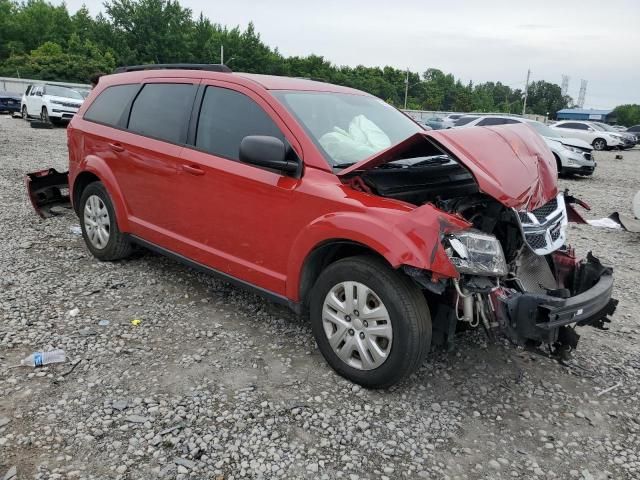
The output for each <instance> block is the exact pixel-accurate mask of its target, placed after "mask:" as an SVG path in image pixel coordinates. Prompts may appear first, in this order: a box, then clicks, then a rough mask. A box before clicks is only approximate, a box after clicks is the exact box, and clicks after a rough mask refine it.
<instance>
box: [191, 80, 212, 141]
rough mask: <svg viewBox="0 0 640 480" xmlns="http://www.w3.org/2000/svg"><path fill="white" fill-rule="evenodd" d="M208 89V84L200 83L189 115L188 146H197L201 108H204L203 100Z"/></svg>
mask: <svg viewBox="0 0 640 480" xmlns="http://www.w3.org/2000/svg"><path fill="white" fill-rule="evenodd" d="M206 90H207V86H206V85H202V84H200V85H198V90H197V91H196V96H195V98H194V99H193V106H192V108H191V115H190V117H189V130H188V131H187V142H186V145H187V146H195V144H196V133H197V132H198V121H199V120H200V110H202V101H203V99H204V93H205V91H206Z"/></svg>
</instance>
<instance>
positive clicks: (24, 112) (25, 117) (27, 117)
mask: <svg viewBox="0 0 640 480" xmlns="http://www.w3.org/2000/svg"><path fill="white" fill-rule="evenodd" d="M22 118H23V119H25V120H28V119H29V113H28V112H27V106H26V105H23V106H22Z"/></svg>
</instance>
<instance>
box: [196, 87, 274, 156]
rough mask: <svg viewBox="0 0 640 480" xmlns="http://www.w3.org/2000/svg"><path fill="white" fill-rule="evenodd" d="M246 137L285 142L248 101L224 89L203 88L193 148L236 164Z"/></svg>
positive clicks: (272, 124)
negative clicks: (263, 136)
mask: <svg viewBox="0 0 640 480" xmlns="http://www.w3.org/2000/svg"><path fill="white" fill-rule="evenodd" d="M249 135H265V136H270V137H276V138H279V139H280V140H282V141H283V142H284V140H285V138H284V135H283V134H282V132H281V131H280V129H279V128H278V126H277V125H276V124H275V123H274V122H273V120H271V118H270V117H269V115H267V113H266V112H265V111H264V110H263V109H262V107H260V105H258V104H257V103H256V102H254V101H253V100H252V99H251V98H249V97H248V96H246V95H244V94H243V93H240V92H236V91H235V90H230V89H228V88H222V87H213V86H209V87H207V90H206V91H205V94H204V98H203V100H202V107H201V109H200V117H199V118H198V128H197V130H196V142H195V143H196V145H195V146H196V148H198V149H200V150H204V151H205V152H208V153H211V154H213V155H217V156H220V157H224V158H227V159H229V160H239V158H240V155H239V154H240V142H242V139H243V138H244V137H247V136H249Z"/></svg>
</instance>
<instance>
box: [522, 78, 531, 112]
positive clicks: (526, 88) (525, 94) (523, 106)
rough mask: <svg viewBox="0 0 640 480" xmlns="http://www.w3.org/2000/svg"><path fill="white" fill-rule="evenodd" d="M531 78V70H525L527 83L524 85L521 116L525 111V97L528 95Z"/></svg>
mask: <svg viewBox="0 0 640 480" xmlns="http://www.w3.org/2000/svg"><path fill="white" fill-rule="evenodd" d="M530 76H531V70H527V81H526V82H525V83H524V102H523V103H522V116H523V117H524V114H525V113H526V111H527V95H528V94H529V77H530Z"/></svg>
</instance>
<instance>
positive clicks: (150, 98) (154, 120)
mask: <svg viewBox="0 0 640 480" xmlns="http://www.w3.org/2000/svg"><path fill="white" fill-rule="evenodd" d="M195 92H196V86H195V85H192V84H187V83H148V84H146V85H145V86H144V87H143V88H142V91H140V93H139V94H138V96H137V97H136V99H135V101H134V102H133V106H132V107H131V115H130V116H129V125H128V129H129V130H130V131H132V132H134V133H139V134H140V135H145V136H147V137H153V138H157V139H159V140H164V141H167V142H171V143H184V141H185V139H186V135H187V127H188V125H189V117H190V116H191V109H192V107H193V99H194V96H195Z"/></svg>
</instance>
